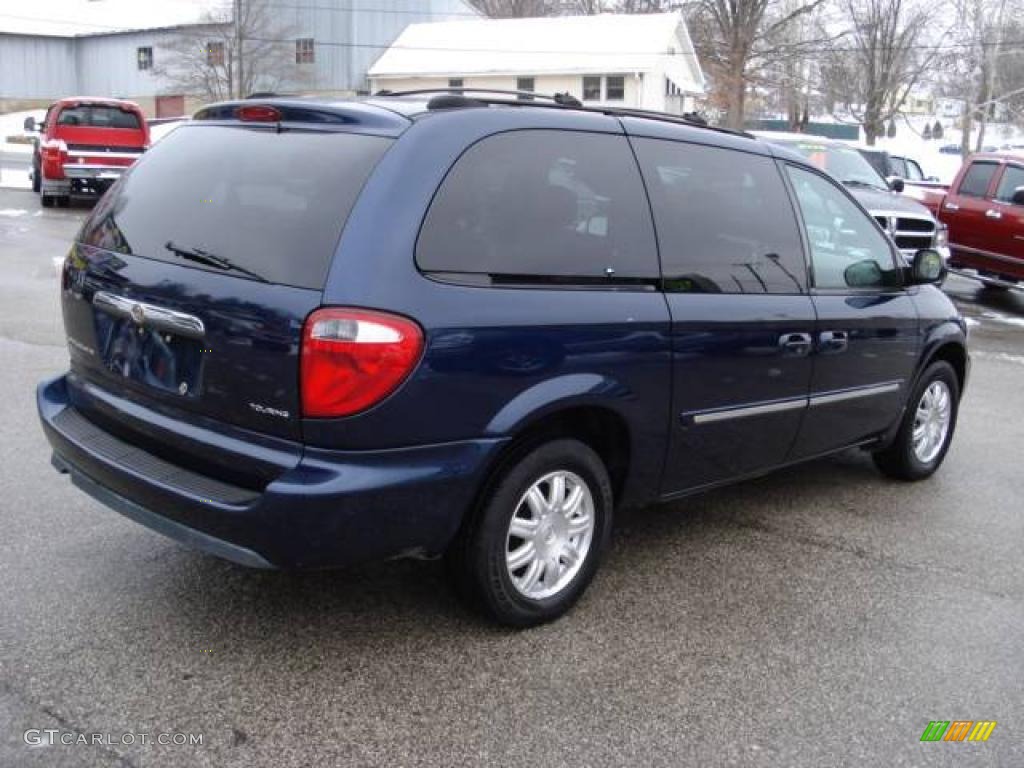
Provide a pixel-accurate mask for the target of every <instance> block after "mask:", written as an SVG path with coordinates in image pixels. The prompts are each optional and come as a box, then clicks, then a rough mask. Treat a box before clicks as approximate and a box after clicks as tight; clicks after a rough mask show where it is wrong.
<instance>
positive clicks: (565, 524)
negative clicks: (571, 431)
mask: <svg viewBox="0 0 1024 768" xmlns="http://www.w3.org/2000/svg"><path fill="white" fill-rule="evenodd" d="M612 503H613V502H612V489H611V481H610V480H609V478H608V472H607V470H606V469H605V466H604V463H603V462H602V461H601V458H600V457H599V456H598V455H597V454H596V453H595V452H594V451H593V450H592V449H591V448H590V447H588V446H587V445H585V444H583V443H581V442H579V441H577V440H569V439H560V440H553V441H551V442H549V443H545V444H544V445H541V446H539V447H538V448H536V449H534V450H533V451H531V452H530V453H528V454H526V455H525V456H524V457H523V458H522V459H521V460H520V461H519V462H518V463H516V464H515V465H514V466H512V467H511V468H509V469H508V470H506V472H505V473H504V474H503V475H502V476H501V477H500V479H499V480H498V481H497V482H496V483H495V484H494V485H492V487H491V490H490V492H489V493H488V494H487V495H486V498H484V500H483V502H482V504H481V506H480V508H479V510H478V511H477V514H476V515H475V516H474V517H473V518H472V519H471V520H469V521H467V525H466V526H464V529H463V531H462V532H461V533H460V534H459V537H458V539H457V540H456V542H455V543H454V544H453V545H452V548H451V550H450V551H449V553H448V561H449V564H450V566H451V571H452V575H453V577H454V579H455V580H456V587H457V588H458V589H459V591H460V592H462V593H463V594H465V595H467V596H469V597H470V598H471V599H472V600H473V601H474V602H476V603H478V604H479V605H480V606H481V607H482V608H483V609H484V610H485V611H486V612H487V613H489V614H490V615H491V616H492V617H493V618H495V619H496V620H497V621H499V622H501V623H502V624H507V625H509V626H514V627H529V626H533V625H536V624H541V623H544V622H547V621H551V620H553V619H556V618H558V617H559V616H561V615H563V614H564V613H566V612H567V611H568V610H569V609H570V608H571V607H572V605H573V604H574V603H575V602H576V601H577V600H578V599H579V597H580V596H581V595H582V594H583V592H584V590H585V589H586V588H587V585H588V584H589V583H590V580H591V579H592V578H593V576H594V573H595V572H596V571H597V566H598V562H599V560H600V557H601V552H602V550H603V549H604V547H605V545H606V544H607V542H608V538H609V534H610V531H611V519H612Z"/></svg>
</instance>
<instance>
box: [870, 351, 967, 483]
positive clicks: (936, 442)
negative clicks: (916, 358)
mask: <svg viewBox="0 0 1024 768" xmlns="http://www.w3.org/2000/svg"><path fill="white" fill-rule="evenodd" d="M959 406H960V383H959V380H958V379H957V375H956V371H954V370H953V366H951V365H950V364H949V363H947V362H945V361H942V360H940V361H938V362H935V363H932V364H931V365H930V366H928V368H927V370H925V372H924V374H923V375H922V376H921V378H920V379H919V380H918V382H917V385H916V386H915V387H914V391H913V393H912V394H911V398H910V401H909V404H908V406H907V411H906V413H904V414H903V421H902V423H901V424H900V429H899V432H897V434H896V439H895V440H894V441H893V442H892V444H891V445H890V446H889V447H887V448H885V449H883V450H881V451H878V452H876V453H875V454H874V460H875V465H876V466H877V467H878V468H879V469H880V470H881V471H882V472H883V473H885V474H886V475H889V476H890V477H895V478H897V479H899V480H922V479H924V478H926V477H928V476H930V475H931V474H932V473H934V472H935V470H937V469H938V468H939V465H940V464H942V460H943V459H944V458H945V457H946V451H948V450H949V444H950V442H952V440H953V430H954V429H955V428H956V417H957V411H958V410H959Z"/></svg>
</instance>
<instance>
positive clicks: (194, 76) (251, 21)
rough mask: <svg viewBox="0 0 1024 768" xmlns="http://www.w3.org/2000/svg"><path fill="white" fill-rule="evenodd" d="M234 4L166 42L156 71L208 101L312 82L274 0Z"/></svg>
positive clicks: (245, 0)
mask: <svg viewBox="0 0 1024 768" xmlns="http://www.w3.org/2000/svg"><path fill="white" fill-rule="evenodd" d="M232 6H233V7H227V6H225V7H222V8H220V9H218V10H216V11H211V12H209V13H208V14H207V16H206V17H205V18H204V19H203V23H202V24H201V25H197V26H194V27H186V28H184V29H183V30H182V31H180V32H179V33H177V34H175V35H174V36H173V37H171V38H169V39H168V40H167V41H166V42H165V43H163V44H162V46H161V47H160V49H159V51H158V53H157V56H156V57H155V59H156V64H155V65H154V67H153V73H154V74H156V75H157V76H159V77H161V78H162V79H163V80H164V81H165V82H167V83H168V84H169V85H171V86H173V87H174V88H175V89H176V90H179V91H184V92H185V93H190V94H193V95H196V96H199V97H200V98H202V99H204V100H207V101H219V100H223V99H232V98H241V97H244V96H247V95H248V94H250V93H253V92H254V91H276V90H280V89H282V88H295V87H300V86H301V85H304V84H307V83H309V82H310V80H311V74H310V67H309V64H300V63H299V59H300V49H299V46H298V44H297V42H296V40H295V34H294V30H293V29H291V28H290V27H288V26H285V25H282V24H280V23H278V22H277V21H276V20H275V17H274V13H273V1H272V0H234V2H233V4H232ZM302 55H306V52H305V51H303V52H302Z"/></svg>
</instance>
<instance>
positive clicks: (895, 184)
mask: <svg viewBox="0 0 1024 768" xmlns="http://www.w3.org/2000/svg"><path fill="white" fill-rule="evenodd" d="M886 181H887V182H889V189H891V190H892V191H893V192H902V191H903V187H904V184H903V179H901V178H900V177H899V176H890V177H889V178H887V179H886Z"/></svg>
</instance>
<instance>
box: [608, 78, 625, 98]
mask: <svg viewBox="0 0 1024 768" xmlns="http://www.w3.org/2000/svg"><path fill="white" fill-rule="evenodd" d="M604 91H605V96H604V98H605V101H622V100H624V99H625V98H626V78H625V77H624V76H622V75H608V77H606V78H605V89H604Z"/></svg>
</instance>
